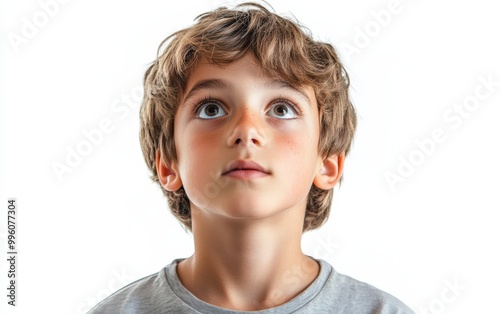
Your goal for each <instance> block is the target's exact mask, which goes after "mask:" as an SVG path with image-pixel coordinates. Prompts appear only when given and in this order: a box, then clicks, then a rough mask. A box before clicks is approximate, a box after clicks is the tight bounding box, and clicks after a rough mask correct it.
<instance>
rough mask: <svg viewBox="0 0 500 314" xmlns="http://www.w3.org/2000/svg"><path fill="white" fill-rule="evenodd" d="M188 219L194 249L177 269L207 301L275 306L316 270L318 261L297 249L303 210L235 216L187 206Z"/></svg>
mask: <svg viewBox="0 0 500 314" xmlns="http://www.w3.org/2000/svg"><path fill="white" fill-rule="evenodd" d="M297 213H299V214H297ZM192 219H193V236H194V241H195V253H194V254H193V256H191V257H190V258H188V259H186V260H184V261H182V262H181V263H179V265H178V269H177V272H178V275H179V278H180V280H181V282H182V283H183V285H184V286H185V287H186V288H187V289H188V290H189V291H190V292H191V293H193V294H194V295H195V296H196V297H198V298H199V299H201V300H203V301H205V302H207V303H210V304H213V305H216V306H219V307H223V308H228V309H234V310H240V311H252V310H260V309H265V308H270V307H275V306H278V305H280V304H283V303H285V302H287V301H289V300H290V299H292V298H293V297H295V296H296V295H298V294H299V293H300V292H302V291H303V290H304V289H305V288H307V286H308V285H309V284H311V283H312V281H313V280H314V279H315V278H316V276H317V275H318V272H319V265H318V264H317V263H316V262H315V261H314V260H312V259H311V258H310V257H308V256H306V255H304V254H303V253H302V251H301V246H300V240H301V236H302V222H303V219H304V216H303V211H292V210H290V211H284V212H281V213H278V214H276V215H275V216H273V217H267V218H265V219H254V220H247V219H244V220H235V219H229V218H226V217H220V216H213V215H212V216H207V215H205V214H203V212H202V211H200V210H197V209H192Z"/></svg>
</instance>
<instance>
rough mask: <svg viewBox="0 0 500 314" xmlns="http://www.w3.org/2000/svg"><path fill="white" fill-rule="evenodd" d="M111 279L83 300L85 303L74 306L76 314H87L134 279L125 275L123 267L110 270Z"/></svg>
mask: <svg viewBox="0 0 500 314" xmlns="http://www.w3.org/2000/svg"><path fill="white" fill-rule="evenodd" d="M111 274H112V277H111V278H110V279H109V280H108V283H107V285H106V286H105V287H104V288H102V289H100V290H99V291H98V292H97V293H96V294H95V295H94V296H91V297H87V298H85V301H82V302H80V303H79V304H78V305H77V306H76V313H77V314H84V313H87V312H88V311H89V310H90V309H91V308H93V307H94V306H95V305H96V304H97V303H99V302H101V301H102V300H104V299H105V298H107V297H108V296H110V295H111V294H112V293H113V292H115V291H117V290H118V289H120V288H121V287H123V286H126V285H128V284H129V283H131V282H132V281H133V280H135V279H136V278H135V277H134V276H130V275H129V274H127V272H126V270H125V267H122V269H121V271H117V270H116V269H112V270H111Z"/></svg>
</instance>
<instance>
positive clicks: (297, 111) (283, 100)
mask: <svg viewBox="0 0 500 314" xmlns="http://www.w3.org/2000/svg"><path fill="white" fill-rule="evenodd" d="M207 102H214V103H217V104H219V105H221V106H222V102H221V101H219V100H217V99H215V98H214V97H212V96H210V95H208V96H205V97H204V98H203V99H202V100H201V101H199V102H198V103H197V104H196V106H194V109H193V114H195V115H196V114H198V113H199V111H200V108H201V107H202V106H203V105H205V104H206V103H207ZM280 102H281V103H285V104H287V105H288V106H290V107H291V108H292V109H293V111H295V114H297V116H299V117H300V116H302V111H301V110H300V109H299V107H298V106H297V105H295V103H294V102H293V101H291V100H289V99H288V98H286V97H283V96H280V97H278V98H276V99H274V100H273V101H272V102H271V104H270V105H271V106H273V105H275V104H278V103H280Z"/></svg>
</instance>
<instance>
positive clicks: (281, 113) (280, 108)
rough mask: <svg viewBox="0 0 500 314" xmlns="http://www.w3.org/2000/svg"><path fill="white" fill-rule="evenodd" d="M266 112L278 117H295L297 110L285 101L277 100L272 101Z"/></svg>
mask: <svg viewBox="0 0 500 314" xmlns="http://www.w3.org/2000/svg"><path fill="white" fill-rule="evenodd" d="M267 114H268V115H270V116H272V117H275V118H279V119H294V118H297V112H296V110H295V108H294V106H293V105H292V104H289V103H288V102H286V101H278V102H276V103H274V104H273V105H272V106H271V108H270V109H269V110H268V111H267Z"/></svg>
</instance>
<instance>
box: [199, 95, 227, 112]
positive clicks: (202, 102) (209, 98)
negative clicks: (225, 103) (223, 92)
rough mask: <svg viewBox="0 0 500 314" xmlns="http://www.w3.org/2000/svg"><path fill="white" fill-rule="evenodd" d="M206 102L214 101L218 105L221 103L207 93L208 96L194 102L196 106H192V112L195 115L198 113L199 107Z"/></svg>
mask: <svg viewBox="0 0 500 314" xmlns="http://www.w3.org/2000/svg"><path fill="white" fill-rule="evenodd" d="M207 102H214V103H217V104H218V105H221V106H222V103H221V102H220V101H219V100H217V99H215V98H213V97H212V96H210V95H208V96H206V97H204V98H203V99H202V100H201V101H199V102H198V103H197V104H196V106H194V108H193V114H195V115H196V114H198V113H199V111H200V108H201V107H202V106H203V105H205V104H206V103H207Z"/></svg>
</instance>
